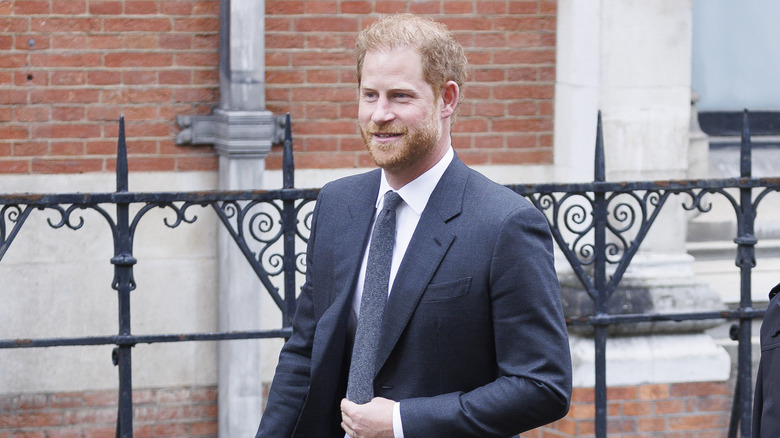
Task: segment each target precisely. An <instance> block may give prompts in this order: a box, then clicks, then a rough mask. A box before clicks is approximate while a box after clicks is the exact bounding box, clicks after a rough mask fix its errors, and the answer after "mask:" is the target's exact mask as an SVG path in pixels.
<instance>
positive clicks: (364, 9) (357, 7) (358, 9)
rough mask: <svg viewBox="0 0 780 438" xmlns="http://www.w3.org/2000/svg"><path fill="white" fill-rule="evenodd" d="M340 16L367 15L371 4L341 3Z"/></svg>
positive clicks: (365, 2)
mask: <svg viewBox="0 0 780 438" xmlns="http://www.w3.org/2000/svg"><path fill="white" fill-rule="evenodd" d="M341 13H342V14H360V15H363V14H368V13H371V3H370V2H368V1H342V2H341Z"/></svg>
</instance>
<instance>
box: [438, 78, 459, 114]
mask: <svg viewBox="0 0 780 438" xmlns="http://www.w3.org/2000/svg"><path fill="white" fill-rule="evenodd" d="M459 98H460V87H458V84H456V83H455V82H454V81H447V83H446V84H444V87H443V88H442V89H441V99H442V103H443V105H442V107H441V118H442V119H448V118H450V117H452V114H454V113H455V108H456V107H457V106H458V99H459Z"/></svg>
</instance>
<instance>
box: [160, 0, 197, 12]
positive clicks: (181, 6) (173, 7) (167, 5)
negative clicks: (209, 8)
mask: <svg viewBox="0 0 780 438" xmlns="http://www.w3.org/2000/svg"><path fill="white" fill-rule="evenodd" d="M159 3H161V4H160V13H162V14H165V15H192V14H193V13H194V8H195V6H194V5H193V4H192V3H193V2H192V1H181V0H178V1H164V2H159ZM201 3H202V2H201Z"/></svg>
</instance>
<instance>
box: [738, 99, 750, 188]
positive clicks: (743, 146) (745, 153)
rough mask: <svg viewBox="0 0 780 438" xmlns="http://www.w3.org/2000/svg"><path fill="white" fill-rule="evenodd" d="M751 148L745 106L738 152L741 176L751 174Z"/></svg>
mask: <svg viewBox="0 0 780 438" xmlns="http://www.w3.org/2000/svg"><path fill="white" fill-rule="evenodd" d="M752 148H753V146H752V144H751V143H750V123H749V121H748V110H747V108H746V109H745V111H744V113H743V114H742V142H741V143H740V153H739V164H740V166H739V167H740V169H739V170H740V176H741V177H742V178H751V177H752V176H753V163H752V161H753V159H752V155H753V154H752Z"/></svg>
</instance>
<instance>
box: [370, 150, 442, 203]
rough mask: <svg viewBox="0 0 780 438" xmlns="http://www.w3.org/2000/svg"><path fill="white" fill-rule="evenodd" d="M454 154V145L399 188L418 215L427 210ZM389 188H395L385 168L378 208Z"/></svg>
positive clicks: (399, 193)
mask: <svg viewBox="0 0 780 438" xmlns="http://www.w3.org/2000/svg"><path fill="white" fill-rule="evenodd" d="M454 156H455V152H454V151H453V150H452V146H450V147H449V148H447V152H445V153H444V156H443V157H442V158H441V160H439V162H438V163H436V164H435V165H434V166H433V167H431V168H430V169H428V170H427V171H425V173H423V174H422V175H420V176H418V177H417V178H415V179H414V180H413V181H412V182H410V183H408V184H406V185H405V186H403V187H401V188H400V189H399V190H396V192H397V193H398V195H399V196H400V197H401V199H403V200H404V202H405V203H406V204H407V205H408V206H409V207H411V208H412V210H414V212H415V213H417V215H418V216H419V215H421V214H422V212H423V210H425V206H426V205H427V204H428V199H430V197H431V193H433V189H435V188H436V185H437V184H438V183H439V180H440V179H441V177H442V175H444V171H445V170H447V167H448V166H449V165H450V163H451V162H452V159H453V157H454ZM388 190H393V188H392V187H390V184H389V183H388V182H387V177H386V176H385V170H384V169H382V178H381V181H380V183H379V193H378V195H377V199H376V208H379V207H380V206H381V205H382V202H383V198H384V196H385V193H387V191H388Z"/></svg>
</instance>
